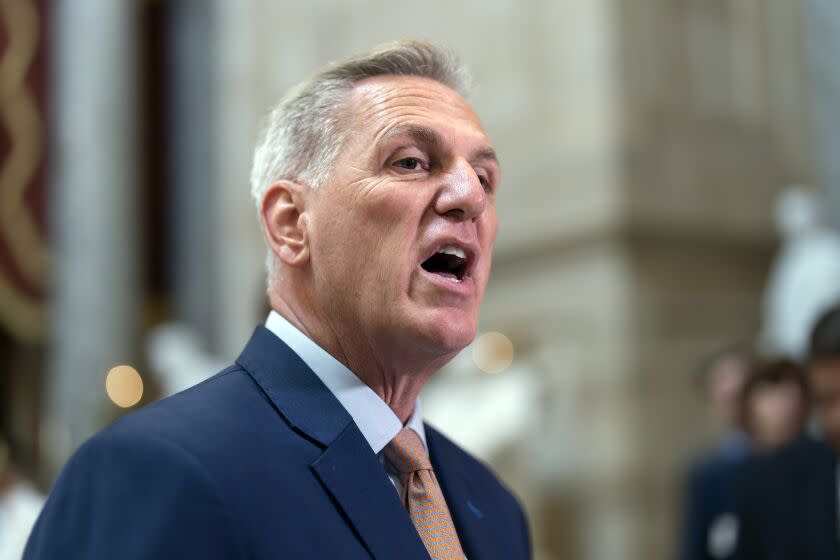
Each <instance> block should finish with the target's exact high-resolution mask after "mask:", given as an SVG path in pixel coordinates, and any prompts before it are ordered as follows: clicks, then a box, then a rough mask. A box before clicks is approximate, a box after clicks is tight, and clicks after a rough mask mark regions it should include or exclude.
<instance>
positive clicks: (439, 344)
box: [419, 312, 477, 356]
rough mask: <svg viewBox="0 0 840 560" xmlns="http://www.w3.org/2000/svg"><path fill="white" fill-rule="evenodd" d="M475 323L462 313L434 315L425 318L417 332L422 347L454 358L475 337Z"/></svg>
mask: <svg viewBox="0 0 840 560" xmlns="http://www.w3.org/2000/svg"><path fill="white" fill-rule="evenodd" d="M476 329H477V321H476V320H475V319H474V318H472V317H465V316H464V314H463V312H456V313H452V312H449V313H446V312H444V313H435V314H433V317H427V318H426V320H425V321H424V324H423V325H421V327H420V329H419V331H420V336H421V338H422V339H423V340H424V343H425V344H424V346H426V347H427V348H428V350H429V351H430V352H433V353H435V354H440V355H444V354H452V356H454V355H455V354H457V353H458V352H460V351H461V350H463V349H464V348H466V347H467V346H469V345H470V343H471V342H472V341H473V339H474V338H475V335H476Z"/></svg>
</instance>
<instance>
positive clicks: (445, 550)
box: [25, 41, 531, 560]
mask: <svg viewBox="0 0 840 560" xmlns="http://www.w3.org/2000/svg"><path fill="white" fill-rule="evenodd" d="M464 82H465V78H464V72H463V69H461V68H460V66H459V65H458V64H457V62H456V61H455V59H454V58H453V57H452V56H451V55H450V54H448V53H446V52H444V51H442V50H440V49H438V48H437V47H435V46H434V45H431V44H428V43H424V42H418V41H403V42H399V43H396V44H391V45H388V46H385V47H382V48H379V49H376V50H374V51H370V52H368V53H365V54H363V55H360V56H358V57H356V58H353V59H349V60H347V61H344V62H343V63H340V64H338V65H333V66H331V67H330V68H328V69H326V70H324V71H322V72H320V73H319V74H316V75H315V76H314V77H313V78H311V79H310V80H308V81H306V82H304V83H303V84H301V85H299V86H298V87H296V88H294V89H293V90H291V91H290V92H289V93H288V94H287V96H286V97H285V98H284V99H283V101H281V103H280V104H279V105H278V106H277V107H276V108H275V109H274V111H273V112H272V113H271V116H270V117H269V120H268V125H267V127H266V129H265V133H264V136H263V137H262V140H261V141H260V142H259V144H258V146H257V149H256V152H255V156H254V167H253V173H252V185H251V187H252V194H253V196H254V199H255V201H256V204H257V208H258V214H259V218H260V221H261V225H262V228H263V233H264V235H265V239H266V243H267V246H268V254H267V257H268V259H267V268H268V294H269V299H270V301H271V304H272V310H271V312H270V313H269V316H268V318H267V320H266V323H265V325H264V326H262V325H261V326H258V327H257V328H256V330H255V331H254V334H253V335H252V338H251V340H250V341H249V342H248V344H247V346H246V347H245V349H244V350H243V352H242V354H241V355H240V357H239V358H238V359H237V360H236V363H235V364H234V365H233V366H231V367H229V368H227V369H226V370H224V371H223V372H222V373H220V374H219V375H217V376H215V377H213V378H211V379H209V380H208V381H206V382H204V383H201V384H200V385H198V386H196V387H194V388H191V389H188V390H187V391H184V392H182V393H179V394H178V395H175V396H174V397H170V398H168V399H164V400H162V401H158V402H156V403H154V404H152V405H149V406H147V407H146V408H144V409H142V410H140V411H138V412H136V413H133V414H130V415H127V416H125V417H123V418H122V419H120V420H119V421H117V422H115V423H114V424H113V425H112V426H110V427H109V428H107V429H106V430H105V431H103V432H102V433H100V434H98V435H97V436H95V437H94V438H92V439H91V440H90V441H88V442H87V443H86V444H84V445H83V446H82V447H81V448H80V449H79V450H78V451H77V452H76V454H75V455H74V456H73V457H72V458H71V459H70V461H69V463H68V465H67V466H66V468H65V470H64V472H63V473H62V474H61V476H60V477H59V479H58V481H57V482H56V484H55V487H54V489H53V491H52V493H51V495H50V497H49V499H48V502H47V505H46V507H45V509H44V511H43V513H42V515H41V516H40V518H39V520H38V522H37V524H36V526H35V529H34V530H33V533H32V537H31V538H30V540H29V543H28V545H27V549H26V553H25V558H27V559H54V558H63V559H65V560H69V559H75V558H86V559H87V558H120V559H128V560H130V559H140V558H156V559H179V560H180V559H183V558H203V559H214V558H218V559H223V558H224V559H233V558H248V559H254V560H256V559H261V558H263V559H277V558H294V559H296V560H304V559H307V558H311V559H324V558H341V559H343V560H345V559H346V560H352V559H360V560H361V559H370V558H377V559H379V560H393V559H396V558H399V559H401V560H410V559H429V558H433V559H436V558H465V557H469V558H470V559H471V560H492V559H505V560H519V559H526V558H529V557H530V554H531V553H530V542H529V534H528V528H527V524H526V521H525V516H524V513H523V511H522V509H521V507H520V505H519V503H518V501H517V499H516V498H515V497H514V496H513V495H512V494H511V493H510V492H509V491H508V490H507V489H506V488H505V487H504V486H503V485H502V484H501V483H500V482H499V481H498V480H497V479H496V477H495V476H494V475H493V474H492V473H491V472H490V471H489V470H488V469H487V468H486V467H484V466H483V465H482V464H481V463H479V462H478V461H476V460H475V459H474V458H472V457H471V456H470V455H468V454H467V453H466V452H465V451H463V450H461V449H460V448H459V447H458V446H456V445H455V444H454V443H452V442H451V441H449V440H448V439H446V438H445V437H444V436H443V435H441V434H440V433H439V432H437V431H436V430H434V429H433V428H431V427H430V426H428V425H426V424H424V422H423V418H422V413H421V411H420V408H419V404H418V400H417V399H418V394H419V392H420V390H421V389H422V387H423V386H424V384H425V383H426V382H427V381H428V379H429V378H430V377H431V376H432V375H433V374H435V373H436V372H437V371H438V370H439V369H440V368H441V367H442V366H443V365H445V364H446V363H448V362H449V361H450V360H451V359H452V358H454V357H455V355H457V354H458V352H460V351H461V350H462V349H463V348H464V347H466V346H467V345H468V344H469V343H470V342H471V341H472V340H473V338H474V336H475V333H476V328H477V321H478V311H479V306H480V303H481V300H482V297H483V294H484V289H485V286H486V283H487V280H488V276H489V273H490V260H491V253H492V249H493V244H494V241H495V237H496V231H497V218H496V210H495V206H494V204H495V203H494V200H495V193H496V189H497V188H498V185H499V165H498V161H497V159H496V156H495V152H494V151H493V148H492V146H491V144H490V141H489V140H488V138H487V136H486V134H485V132H484V130H483V128H482V125H481V123H480V121H479V119H478V116H477V115H476V114H475V112H474V111H473V109H472V108H471V107H470V106H469V105H468V104H467V102H466V101H465V100H464V98H463V97H462V94H461V93H460V92H462V91H463V90H464V87H465V85H464ZM209 303H210V302H208V304H209ZM488 429H492V427H489V426H488Z"/></svg>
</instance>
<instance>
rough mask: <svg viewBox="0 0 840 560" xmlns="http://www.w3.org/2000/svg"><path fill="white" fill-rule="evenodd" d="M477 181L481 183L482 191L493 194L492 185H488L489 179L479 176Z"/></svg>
mask: <svg viewBox="0 0 840 560" xmlns="http://www.w3.org/2000/svg"><path fill="white" fill-rule="evenodd" d="M478 181H479V182H480V183H481V186H482V187H483V188H484V191H485V192H487V193H488V194H492V193H493V185H492V184H491V183H490V179H488V178H487V176H486V175H479V176H478Z"/></svg>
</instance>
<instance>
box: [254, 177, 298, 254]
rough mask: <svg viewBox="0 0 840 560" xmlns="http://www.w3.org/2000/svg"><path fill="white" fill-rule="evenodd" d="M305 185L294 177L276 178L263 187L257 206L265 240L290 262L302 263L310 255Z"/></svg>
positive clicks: (275, 252) (273, 249) (275, 251)
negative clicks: (263, 190) (258, 206)
mask: <svg viewBox="0 0 840 560" xmlns="http://www.w3.org/2000/svg"><path fill="white" fill-rule="evenodd" d="M305 189H306V187H304V186H303V185H300V184H299V183H296V182H294V181H286V180H283V181H277V182H276V183H272V184H271V185H270V186H269V187H268V188H267V189H266V191H265V194H264V195H263V199H262V204H261V206H260V214H261V216H262V223H263V233H264V234H265V238H266V241H267V242H268V245H269V246H270V247H271V250H272V251H274V254H275V255H277V258H279V259H280V260H281V261H283V262H284V263H286V264H288V265H289V266H295V267H299V266H303V265H304V264H305V263H306V262H307V261H308V259H309V236H308V232H307V228H308V219H307V214H306V196H305V195H306V191H305Z"/></svg>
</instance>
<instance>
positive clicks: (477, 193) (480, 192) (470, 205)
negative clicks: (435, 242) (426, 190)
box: [435, 158, 487, 222]
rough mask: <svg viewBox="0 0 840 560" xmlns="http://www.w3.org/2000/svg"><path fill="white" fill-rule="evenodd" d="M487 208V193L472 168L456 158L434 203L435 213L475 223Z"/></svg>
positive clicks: (461, 159) (464, 161) (463, 160)
mask: <svg viewBox="0 0 840 560" xmlns="http://www.w3.org/2000/svg"><path fill="white" fill-rule="evenodd" d="M486 206H487V192H485V190H484V186H483V185H482V184H481V181H480V180H479V178H478V175H477V174H476V172H475V170H474V169H473V167H472V166H471V165H470V164H469V163H468V162H467V161H466V160H465V159H463V158H458V159H457V160H456V161H455V162H454V165H453V167H452V170H451V172H450V173H448V174H446V176H445V179H444V184H443V187H442V188H441V191H440V193H439V194H438V197H437V199H436V201H435V211H437V213H438V214H440V215H441V216H447V217H451V218H453V219H456V220H458V221H464V222H466V221H475V220H476V219H478V217H479V216H481V214H482V213H484V209H485V207H486Z"/></svg>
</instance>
